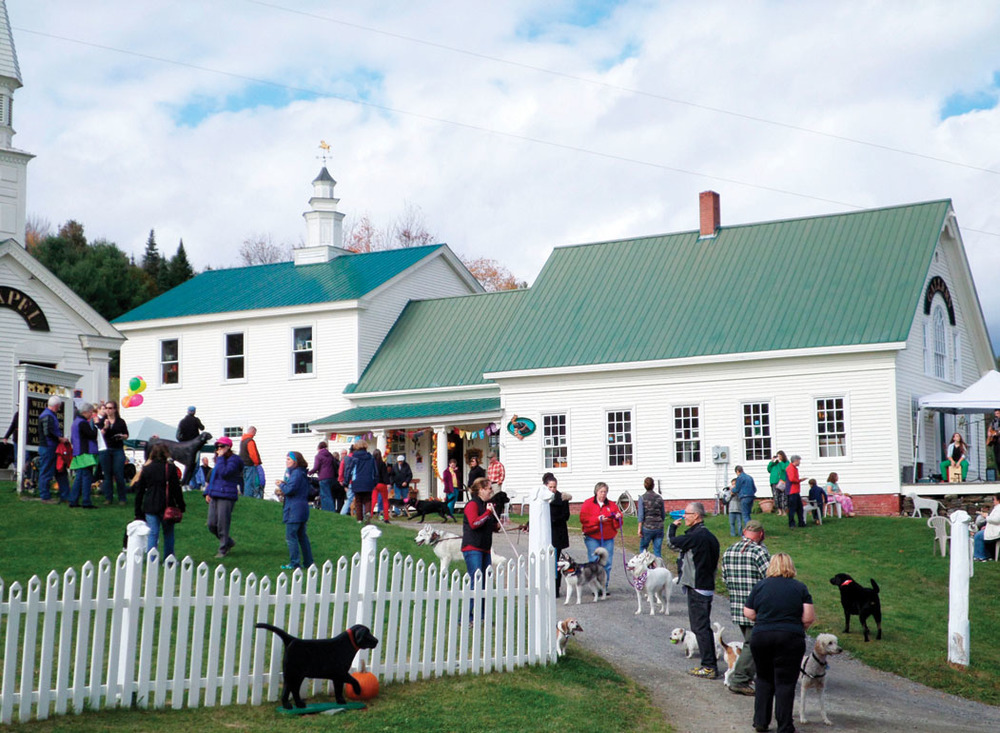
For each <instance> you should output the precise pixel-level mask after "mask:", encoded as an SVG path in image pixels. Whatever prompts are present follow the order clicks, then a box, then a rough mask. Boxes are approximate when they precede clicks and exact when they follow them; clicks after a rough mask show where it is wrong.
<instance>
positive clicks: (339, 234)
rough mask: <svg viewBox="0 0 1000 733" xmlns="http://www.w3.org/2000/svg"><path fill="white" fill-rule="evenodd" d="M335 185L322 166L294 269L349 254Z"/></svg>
mask: <svg viewBox="0 0 1000 733" xmlns="http://www.w3.org/2000/svg"><path fill="white" fill-rule="evenodd" d="M0 1H2V0H0ZM336 185H337V182H336V181H335V180H333V176H331V175H330V171H328V170H327V169H326V166H325V165H324V166H323V169H322V170H321V171H320V172H319V175H318V176H316V178H315V179H313V182H312V186H313V195H312V198H310V199H309V206H311V207H312V208H311V209H310V210H309V211H307V212H305V213H304V214H303V215H302V216H303V218H304V219H305V220H306V246H305V247H299V248H298V249H296V250H295V253H294V256H295V264H296V265H315V264H317V263H320V262H329V261H330V260H332V259H333V258H334V257H339V256H340V255H344V254H350V252H348V251H347V250H345V249H344V214H343V213H342V212H340V211H337V204H339V203H340V199H338V198H336V197H335V196H334V195H333V189H334V187H335V186H336Z"/></svg>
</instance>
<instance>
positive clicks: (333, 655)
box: [257, 624, 378, 710]
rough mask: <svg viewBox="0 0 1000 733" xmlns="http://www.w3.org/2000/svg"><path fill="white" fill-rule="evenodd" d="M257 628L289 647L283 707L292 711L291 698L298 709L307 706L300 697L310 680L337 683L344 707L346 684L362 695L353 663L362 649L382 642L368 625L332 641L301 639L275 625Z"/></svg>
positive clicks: (286, 652)
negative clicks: (306, 682) (271, 634)
mask: <svg viewBox="0 0 1000 733" xmlns="http://www.w3.org/2000/svg"><path fill="white" fill-rule="evenodd" d="M257 628H258V629H266V630H267V631H272V632H274V633H275V634H277V635H278V636H279V637H280V638H281V641H283V642H284V644H285V658H284V660H283V661H282V665H281V669H282V672H283V674H284V676H285V686H284V689H283V690H282V691H281V704H282V705H283V706H284V707H285V708H286V709H288V710H291V708H292V703H291V702H290V701H289V699H288V698H289V696H291V697H293V698H295V707H297V708H304V707H305V706H306V703H305V701H304V700H303V699H302V696H301V695H300V694H299V690H300V688H301V687H302V682H303V680H305V678H306V677H311V678H313V679H323V680H330V681H331V682H333V692H334V695H335V696H336V698H337V702H338V703H340V704H341V705H343V704H345V703H346V702H347V700H345V699H344V685H345V684H349V685H350V686H351V687H352V688H353V689H354V694H356V695H360V694H361V685H360V683H358V681H357V680H356V679H354V677H353V676H352V675H351V664H353V662H354V656H355V655H356V654H357V653H358V651H359V650H360V649H374V648H375V647H376V646H378V639H376V638H375V637H374V636H372V632H371V631H370V630H369V629H368V627H367V626H362V625H361V624H356V625H354V626H352V627H350V628H349V629H348V630H347V631H345V632H343V633H342V634H337V635H336V636H335V637H333V638H332V639H299V638H297V637H294V636H292V635H291V634H287V633H285V632H284V631H282V630H281V629H279V628H278V627H277V626H271V624H257Z"/></svg>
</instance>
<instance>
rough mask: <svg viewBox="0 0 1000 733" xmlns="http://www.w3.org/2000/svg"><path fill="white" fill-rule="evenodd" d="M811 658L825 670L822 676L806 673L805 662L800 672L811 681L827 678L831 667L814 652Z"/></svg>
mask: <svg viewBox="0 0 1000 733" xmlns="http://www.w3.org/2000/svg"><path fill="white" fill-rule="evenodd" d="M848 582H850V581H848ZM811 656H812V658H813V659H815V660H816V664H818V665H819V666H820V667H822V668H823V671H822V672H821V673H820V674H809V673H808V672H806V663H805V662H804V661H803V662H802V668H801V669H800V670H799V671H800V672H802V674H804V675H805V676H806V677H808V678H809V679H811V680H821V679H823V678H824V677H826V670H828V669H829V668H830V665H829V664H827V663H826V662H824V661H823V660H821V659H820V658H819V657H817V656H816V652H812V654H811Z"/></svg>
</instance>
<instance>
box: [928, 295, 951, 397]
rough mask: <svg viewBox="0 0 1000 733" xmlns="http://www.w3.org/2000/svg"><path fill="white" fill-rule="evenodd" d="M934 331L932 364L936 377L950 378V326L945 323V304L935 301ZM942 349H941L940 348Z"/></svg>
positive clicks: (932, 312) (932, 320)
mask: <svg viewBox="0 0 1000 733" xmlns="http://www.w3.org/2000/svg"><path fill="white" fill-rule="evenodd" d="M931 330H932V331H933V341H932V343H933V347H934V348H933V352H932V365H933V374H932V376H933V377H934V378H935V379H941V380H947V379H948V326H947V325H946V324H945V311H944V306H943V305H941V304H940V303H937V302H935V303H934V305H933V307H932V308H931ZM939 349H940V350H939Z"/></svg>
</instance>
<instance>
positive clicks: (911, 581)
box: [616, 514, 1000, 705]
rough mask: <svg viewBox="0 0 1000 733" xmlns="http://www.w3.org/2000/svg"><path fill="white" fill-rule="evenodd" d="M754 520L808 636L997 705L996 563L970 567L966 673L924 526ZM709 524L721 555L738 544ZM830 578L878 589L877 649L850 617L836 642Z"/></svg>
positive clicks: (836, 600)
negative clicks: (808, 608)
mask: <svg viewBox="0 0 1000 733" xmlns="http://www.w3.org/2000/svg"><path fill="white" fill-rule="evenodd" d="M754 517H755V518H757V519H760V520H761V521H762V522H763V523H764V528H765V531H766V538H765V540H764V543H765V544H766V545H767V547H768V549H769V550H770V551H771V553H772V554H774V553H776V552H787V553H788V554H789V555H791V556H792V559H793V560H794V561H795V567H796V570H797V571H798V578H799V580H801V581H803V582H804V583H805V584H806V585H807V586H808V587H809V590H810V592H811V593H812V597H813V601H814V603H815V606H816V617H817V621H816V624H815V625H814V626H813V627H812V628H811V629H810V632H811V633H813V634H817V633H824V632H829V633H833V634H836V635H837V637H838V639H839V640H840V643H841V645H842V646H843V647H844V648H845V649H847V650H849V651H850V652H851V654H853V655H854V656H856V657H857V658H859V659H861V660H862V661H864V662H865V663H866V664H869V665H871V666H872V667H875V668H877V669H882V670H885V671H888V672H894V673H896V674H899V675H902V676H904V677H909V678H910V679H912V680H915V681H917V682H921V683H923V684H925V685H928V686H930V687H935V688H937V689H939V690H943V691H945V692H949V693H952V694H955V695H961V696H962V697H967V698H969V699H972V700H978V701H980V702H984V703H988V704H991V705H998V704H1000V686H998V685H997V682H996V681H997V679H998V678H1000V646H998V645H997V644H996V642H995V633H996V629H997V628H998V627H1000V604H998V603H997V587H998V584H1000V563H992V562H989V563H975V576H974V577H973V578H972V579H971V581H970V599H969V618H970V621H971V629H972V630H971V634H972V647H971V652H970V661H971V664H970V666H969V668H968V669H967V670H966V671H958V670H955V669H952V668H951V667H949V666H948V576H949V562H950V561H949V558H945V557H941V556H940V554H939V555H938V556H937V557H935V556H934V554H933V553H932V549H933V543H932V538H933V536H934V534H933V530H931V528H930V527H928V526H927V520H926V519H923V520H918V519H910V518H906V517H855V518H850V519H849V518H846V517H845V518H843V519H826V520H824V524H823V525H822V526H821V527H817V526H816V525H814V524H811V525H810V526H809V527H807V528H805V529H794V530H790V529H789V528H788V522H787V519H786V518H785V517H778V516H776V515H770V514H759V515H754ZM707 524H708V527H709V528H710V529H711V530H712V532H713V533H714V534H715V536H716V537H718V538H719V541H720V543H721V545H722V549H723V551H725V549H726V548H727V547H728V546H729V545H730V544H732V543H733V542H735V539H734V538H731V537H730V536H729V522H728V520H727V519H726V517H725V516H719V517H709V519H708V522H707ZM626 532H627V535H628V536H629V544H630V545H631V544H632V542H633V541H634V543H635V549H638V539H637V538H636V537H635V535H636V529H635V520H634V519H632V520H631V524H630V525H626ZM949 552H950V549H949ZM664 553H665V555H666V550H665V551H664ZM949 557H950V555H949ZM616 561H617V558H616ZM617 570H620V568H616V571H617ZM836 573H847V574H849V575H851V576H853V577H854V579H855V580H857V581H858V582H859V583H861V584H863V585H865V586H867V585H869V583H870V579H871V578H874V579H875V580H876V581H877V582H878V584H879V588H880V589H881V601H882V628H883V634H882V640H881V641H876V640H875V625H874V622H873V621H871V620H870V619H869V621H868V627H869V629H871V631H872V634H871V638H872V641H870V642H868V643H867V644H866V643H865V642H864V637H863V636H862V634H861V627H860V625H859V624H858V619H857V617H856V616H855V617H853V618H852V620H851V633H850V634H844V633H842V632H843V630H844V614H843V610H842V609H841V605H840V591H839V590H838V589H837V587H836V586H833V585H831V584H830V578H831V577H833V576H834V575H835V574H836ZM717 585H718V589H719V590H720V591H724V590H725V588H724V586H723V585H722V580H721V572H720V576H719V579H718V580H717Z"/></svg>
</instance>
